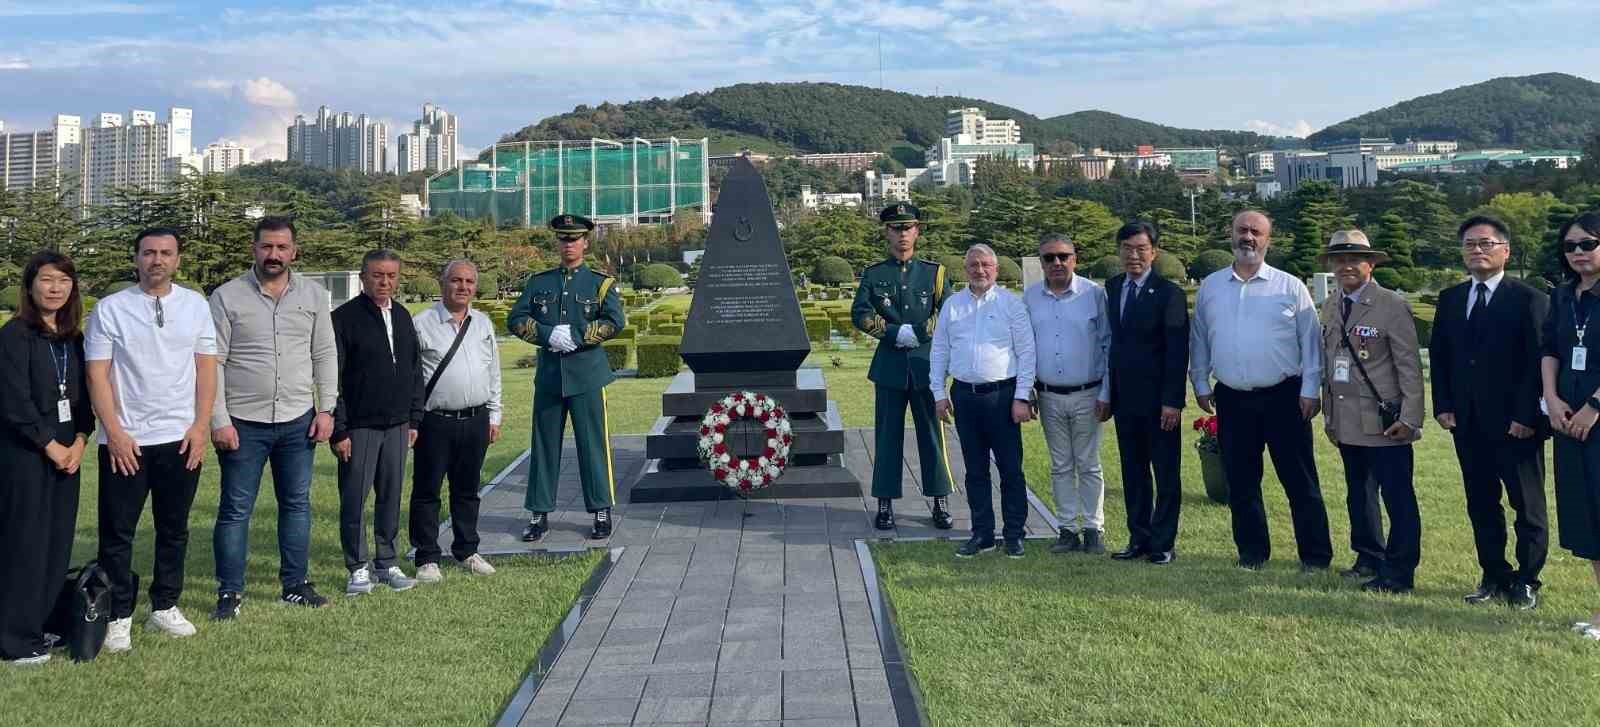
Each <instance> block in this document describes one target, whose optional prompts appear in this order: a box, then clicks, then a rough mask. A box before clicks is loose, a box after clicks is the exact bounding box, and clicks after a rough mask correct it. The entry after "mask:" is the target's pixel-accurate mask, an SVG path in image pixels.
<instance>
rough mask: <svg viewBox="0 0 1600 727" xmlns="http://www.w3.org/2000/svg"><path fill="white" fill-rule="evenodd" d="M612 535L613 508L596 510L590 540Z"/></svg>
mask: <svg viewBox="0 0 1600 727" xmlns="http://www.w3.org/2000/svg"><path fill="white" fill-rule="evenodd" d="M609 537H611V508H609V507H608V508H606V509H604V510H596V511H595V512H594V529H592V530H590V531H589V539H590V540H605V539H606V538H609Z"/></svg>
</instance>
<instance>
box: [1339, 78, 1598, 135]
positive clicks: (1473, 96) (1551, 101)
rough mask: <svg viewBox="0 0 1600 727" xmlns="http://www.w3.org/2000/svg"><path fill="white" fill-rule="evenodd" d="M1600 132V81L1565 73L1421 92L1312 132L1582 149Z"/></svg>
mask: <svg viewBox="0 0 1600 727" xmlns="http://www.w3.org/2000/svg"><path fill="white" fill-rule="evenodd" d="M1596 132H1600V83H1595V82H1593V81H1589V80H1587V79H1583V78H1579V77H1577V76H1570V75H1567V74H1565V73H1542V74H1539V75H1536V76H1517V77H1506V78H1496V79H1493V80H1490V81H1484V82H1483V83H1475V84H1473V85H1470V86H1462V87H1460V88H1453V89H1450V90H1449V91H1444V92H1442V93H1435V94H1429V95H1427V96H1419V97H1417V98H1414V99H1411V100H1409V101H1403V102H1401V103H1398V104H1395V105H1393V106H1390V107H1388V108H1383V109H1379V110H1377V111H1373V112H1371V113H1366V114H1362V115H1360V116H1357V117H1355V118H1353V119H1349V120H1347V121H1342V122H1340V123H1337V124H1334V125H1333V126H1330V127H1328V128H1326V129H1323V130H1322V131H1319V132H1317V133H1315V134H1312V135H1311V137H1310V141H1312V142H1313V143H1315V142H1318V141H1330V140H1334V139H1346V138H1354V137H1358V136H1364V137H1388V138H1391V139H1394V140H1396V141H1404V140H1405V139H1408V138H1410V139H1455V140H1457V141H1460V142H1461V143H1462V145H1463V146H1464V147H1472V148H1483V147H1491V146H1510V147H1519V148H1524V149H1550V148H1563V149H1577V148H1582V147H1583V145H1584V142H1585V141H1587V140H1588V139H1589V138H1590V137H1592V136H1594V135H1595V133H1596Z"/></svg>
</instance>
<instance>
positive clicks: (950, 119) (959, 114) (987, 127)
mask: <svg viewBox="0 0 1600 727" xmlns="http://www.w3.org/2000/svg"><path fill="white" fill-rule="evenodd" d="M944 135H945V136H946V137H949V138H952V139H955V138H962V139H965V141H962V142H960V143H964V144H1021V143H1022V127H1020V126H1017V122H1016V121H1015V120H1013V119H991V118H988V117H987V116H985V115H984V112H983V109H979V108H964V109H950V110H949V111H948V112H946V113H945V117H944Z"/></svg>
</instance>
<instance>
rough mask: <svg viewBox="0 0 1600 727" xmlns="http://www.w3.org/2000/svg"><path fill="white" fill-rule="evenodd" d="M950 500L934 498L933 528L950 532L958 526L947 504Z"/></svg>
mask: <svg viewBox="0 0 1600 727" xmlns="http://www.w3.org/2000/svg"><path fill="white" fill-rule="evenodd" d="M947 499H948V498H944V497H935V498H933V526H934V527H936V528H938V529H940V530H949V529H950V528H953V527H955V526H956V519H955V518H954V517H951V516H950V507H949V505H948V504H947V503H946V501H947Z"/></svg>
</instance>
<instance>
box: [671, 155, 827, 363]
mask: <svg viewBox="0 0 1600 727" xmlns="http://www.w3.org/2000/svg"><path fill="white" fill-rule="evenodd" d="M713 210H714V211H713V213H712V214H713V217H712V220H711V230H710V232H709V233H708V234H707V235H706V252H705V255H704V256H702V257H701V258H700V277H699V280H698V281H697V282H696V284H695V289H694V302H693V303H692V304H691V305H690V307H689V318H688V320H687V322H686V323H685V325H684V329H683V340H682V343H681V344H679V348H678V352H679V354H680V355H682V356H683V360H684V363H687V364H688V365H689V369H690V370H692V371H694V372H695V373H696V374H733V373H758V372H791V373H792V372H793V371H794V370H795V369H797V368H799V367H800V364H801V362H803V361H805V358H806V356H807V355H808V354H810V353H811V340H810V339H809V338H807V337H806V327H805V319H804V318H802V316H801V313H800V301H799V299H798V298H796V297H795V294H794V282H793V281H792V279H791V278H790V277H789V258H788V257H787V256H786V255H785V254H784V250H783V241H782V240H780V239H778V223H777V220H776V219H774V218H773V216H772V201H771V199H770V198H769V197H767V187H766V185H765V184H764V183H763V182H762V181H761V174H760V173H759V172H757V171H756V168H755V166H754V165H752V164H751V163H750V160H748V159H745V158H742V157H741V158H739V159H737V160H736V161H735V162H734V166H733V170H732V171H731V172H729V173H728V176H727V177H725V178H724V179H723V181H722V192H721V194H720V195H719V196H718V197H717V203H716V206H715V207H713ZM719 378H720V377H719Z"/></svg>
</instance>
